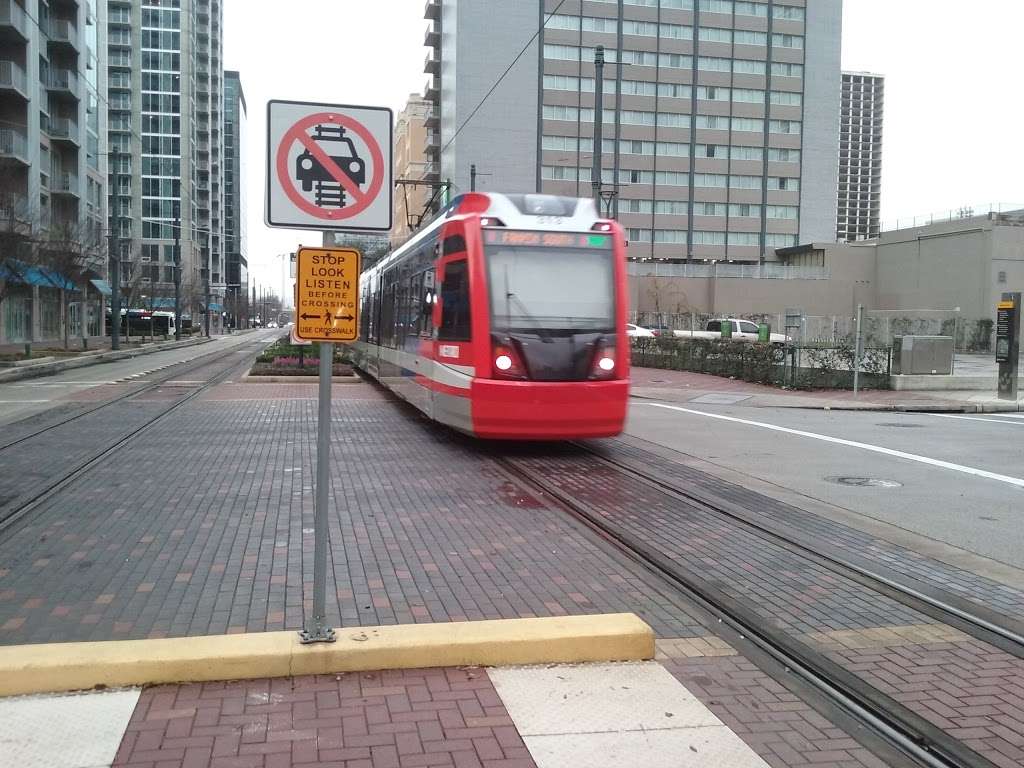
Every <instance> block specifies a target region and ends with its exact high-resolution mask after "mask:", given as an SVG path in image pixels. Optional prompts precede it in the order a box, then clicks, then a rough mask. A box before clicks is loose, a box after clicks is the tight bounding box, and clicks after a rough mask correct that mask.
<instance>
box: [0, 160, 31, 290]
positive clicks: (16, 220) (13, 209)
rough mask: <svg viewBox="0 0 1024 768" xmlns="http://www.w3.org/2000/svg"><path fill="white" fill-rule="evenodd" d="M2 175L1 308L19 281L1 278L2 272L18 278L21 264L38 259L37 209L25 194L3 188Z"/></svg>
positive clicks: (0, 194) (0, 216)
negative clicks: (34, 208)
mask: <svg viewBox="0 0 1024 768" xmlns="http://www.w3.org/2000/svg"><path fill="white" fill-rule="evenodd" d="M2 178H3V177H2V176H0V309H2V307H3V302H4V299H6V298H7V296H8V295H9V294H10V292H11V290H12V287H13V285H15V284H16V283H18V282H20V280H11V279H9V278H8V279H4V277H5V275H6V274H10V275H13V276H15V277H17V276H18V275H19V274H20V271H21V269H22V268H23V267H28V266H32V265H34V264H35V263H36V261H37V257H38V248H37V247H36V246H37V238H36V234H35V230H36V229H37V225H38V221H39V214H38V211H35V210H33V208H32V206H31V205H30V204H29V203H28V200H27V199H26V198H25V197H24V196H22V195H19V194H17V193H15V192H13V191H11V190H10V189H4V187H5V186H6V185H5V184H3V183H2ZM5 268H6V269H5Z"/></svg>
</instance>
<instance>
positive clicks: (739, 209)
mask: <svg viewBox="0 0 1024 768" xmlns="http://www.w3.org/2000/svg"><path fill="white" fill-rule="evenodd" d="M729 216H731V217H733V218H737V219H759V218H761V206H760V205H750V204H747V203H731V204H730V205H729Z"/></svg>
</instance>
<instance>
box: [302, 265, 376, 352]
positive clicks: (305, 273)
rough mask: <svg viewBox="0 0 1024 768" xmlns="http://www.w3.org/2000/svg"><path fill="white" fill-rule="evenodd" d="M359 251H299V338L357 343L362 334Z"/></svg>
mask: <svg viewBox="0 0 1024 768" xmlns="http://www.w3.org/2000/svg"><path fill="white" fill-rule="evenodd" d="M361 261H362V258H361V255H360V253H359V251H356V250H353V249H351V248H299V250H298V253H297V255H296V270H295V272H296V277H295V336H296V337H297V338H299V339H302V340H303V341H354V340H355V338H356V336H358V334H359V271H360V266H361Z"/></svg>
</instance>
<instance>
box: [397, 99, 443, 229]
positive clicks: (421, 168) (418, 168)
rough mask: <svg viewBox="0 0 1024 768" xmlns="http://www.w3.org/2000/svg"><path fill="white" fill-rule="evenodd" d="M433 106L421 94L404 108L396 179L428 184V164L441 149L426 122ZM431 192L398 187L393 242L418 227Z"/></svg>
mask: <svg viewBox="0 0 1024 768" xmlns="http://www.w3.org/2000/svg"><path fill="white" fill-rule="evenodd" d="M430 110H431V102H430V101H428V100H427V99H425V98H423V97H422V96H420V95H419V94H416V93H413V94H410V96H409V101H408V102H406V105H405V108H404V109H403V110H402V111H401V112H399V113H398V116H397V117H396V118H395V178H396V179H404V180H409V181H425V180H426V177H427V173H428V172H429V171H431V170H433V169H432V168H431V166H430V165H429V163H428V160H427V151H428V147H429V148H430V151H431V154H432V155H433V154H434V153H435V148H439V147H440V145H439V144H438V134H437V131H434V130H432V131H427V128H426V120H427V116H428V115H429V114H430ZM431 192H432V190H431V189H430V187H427V186H416V185H411V184H410V185H399V187H398V188H397V189H396V190H395V215H394V226H392V228H391V242H392V243H395V244H398V243H402V242H404V241H405V240H407V239H408V237H409V235H410V234H411V233H412V231H413V229H414V228H415V227H416V225H417V224H418V223H419V218H420V217H421V216H422V215H423V212H424V208H425V206H426V204H427V202H428V201H429V200H430V196H431Z"/></svg>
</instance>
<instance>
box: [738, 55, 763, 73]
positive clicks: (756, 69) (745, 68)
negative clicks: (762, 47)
mask: <svg viewBox="0 0 1024 768" xmlns="http://www.w3.org/2000/svg"><path fill="white" fill-rule="evenodd" d="M732 71H733V73H734V74H737V75H763V74H764V73H765V63H764V62H763V61H753V60H751V59H734V60H733V63H732Z"/></svg>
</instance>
